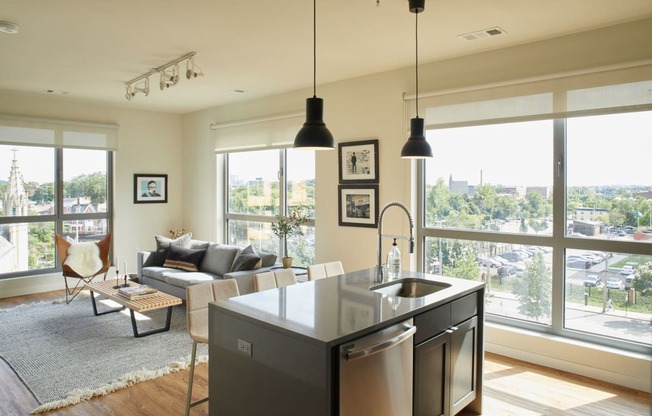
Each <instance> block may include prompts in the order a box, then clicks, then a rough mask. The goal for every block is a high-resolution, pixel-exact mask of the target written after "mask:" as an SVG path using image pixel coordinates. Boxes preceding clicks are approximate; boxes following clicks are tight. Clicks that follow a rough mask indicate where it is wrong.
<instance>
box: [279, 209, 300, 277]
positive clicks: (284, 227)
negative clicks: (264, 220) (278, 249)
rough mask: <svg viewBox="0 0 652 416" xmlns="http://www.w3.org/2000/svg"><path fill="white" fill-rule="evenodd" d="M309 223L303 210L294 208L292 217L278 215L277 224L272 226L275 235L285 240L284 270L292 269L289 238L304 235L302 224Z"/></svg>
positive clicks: (291, 213)
mask: <svg viewBox="0 0 652 416" xmlns="http://www.w3.org/2000/svg"><path fill="white" fill-rule="evenodd" d="M306 222H308V217H307V216H306V215H305V214H304V213H303V210H302V209H301V208H293V209H292V210H291V211H290V215H277V216H276V222H275V223H273V224H272V231H273V232H274V234H275V235H276V236H277V237H278V238H280V239H281V240H283V258H282V261H283V268H285V269H287V268H290V267H292V257H289V256H288V238H289V237H292V236H294V235H303V232H302V231H301V228H300V226H301V224H305V223H306Z"/></svg>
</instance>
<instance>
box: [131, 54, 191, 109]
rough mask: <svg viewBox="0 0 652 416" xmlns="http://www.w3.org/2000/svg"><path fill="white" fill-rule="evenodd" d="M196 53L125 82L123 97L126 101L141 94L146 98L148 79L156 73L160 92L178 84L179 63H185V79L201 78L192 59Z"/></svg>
mask: <svg viewBox="0 0 652 416" xmlns="http://www.w3.org/2000/svg"><path fill="white" fill-rule="evenodd" d="M195 54H196V52H190V53H187V54H185V55H183V56H181V57H179V58H177V59H175V60H173V61H170V62H168V63H166V64H164V65H161V66H159V67H157V68H152V69H151V70H149V71H148V72H146V73H144V74H143V75H140V76H138V77H136V78H134V79H132V80H131V81H127V82H126V83H125V85H126V86H127V93H126V94H125V97H126V98H127V100H129V101H131V99H132V98H134V97H135V96H136V95H137V94H143V95H144V96H147V95H148V94H149V77H150V76H152V75H154V74H156V73H158V74H160V77H161V78H160V81H159V87H160V88H161V90H165V89H167V88H170V87H171V86H173V85H177V83H178V82H179V63H181V62H183V61H186V60H187V62H186V78H188V79H190V78H197V77H200V76H203V75H204V73H203V72H202V71H201V69H199V67H198V66H197V65H195V61H194V59H193V57H194V56H195Z"/></svg>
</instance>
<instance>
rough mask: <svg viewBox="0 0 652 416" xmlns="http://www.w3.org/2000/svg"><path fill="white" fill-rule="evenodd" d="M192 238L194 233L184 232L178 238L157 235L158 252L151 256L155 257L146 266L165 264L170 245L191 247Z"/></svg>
mask: <svg viewBox="0 0 652 416" xmlns="http://www.w3.org/2000/svg"><path fill="white" fill-rule="evenodd" d="M191 238H192V233H188V234H184V235H182V236H181V237H179V238H176V239H171V238H167V237H163V236H161V235H157V236H155V237H154V239H155V240H156V253H154V255H153V256H150V257H154V258H153V259H152V261H151V263H149V262H148V263H147V264H146V266H163V263H165V259H166V258H167V257H168V247H170V245H175V246H180V247H183V248H189V247H190V239H191ZM148 260H149V259H148Z"/></svg>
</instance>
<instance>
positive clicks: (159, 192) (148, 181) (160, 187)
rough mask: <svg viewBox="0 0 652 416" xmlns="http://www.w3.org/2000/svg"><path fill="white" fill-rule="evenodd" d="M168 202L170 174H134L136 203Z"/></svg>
mask: <svg viewBox="0 0 652 416" xmlns="http://www.w3.org/2000/svg"><path fill="white" fill-rule="evenodd" d="M167 202H168V175H159V174H152V173H135V174H134V204H157V203H158V204H164V203H167Z"/></svg>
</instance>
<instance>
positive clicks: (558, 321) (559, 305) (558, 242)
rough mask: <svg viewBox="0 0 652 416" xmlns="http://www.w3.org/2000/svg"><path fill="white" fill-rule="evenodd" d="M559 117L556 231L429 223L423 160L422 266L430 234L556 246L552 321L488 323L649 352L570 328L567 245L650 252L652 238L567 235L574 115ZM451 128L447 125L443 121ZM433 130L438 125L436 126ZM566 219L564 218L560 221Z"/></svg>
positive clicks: (420, 199) (419, 174)
mask: <svg viewBox="0 0 652 416" xmlns="http://www.w3.org/2000/svg"><path fill="white" fill-rule="evenodd" d="M635 111H652V105H646V106H641V107H638V108H637V109H636V110H635ZM627 112H631V109H624V108H619V109H610V110H609V111H605V109H598V110H596V111H593V112H586V113H584V114H582V116H594V115H605V114H618V113H627ZM550 119H552V120H553V133H552V134H553V137H552V138H551V140H553V160H552V164H553V166H551V167H550V168H551V169H553V170H554V174H553V188H552V201H553V207H552V209H553V218H554V220H553V230H552V235H537V234H506V233H500V232H494V231H485V230H464V229H452V228H437V227H435V226H430V227H427V226H426V211H427V208H426V206H425V204H426V195H425V191H426V162H425V161H423V160H420V161H418V163H417V165H416V168H417V175H416V176H417V184H416V186H417V190H418V192H417V201H416V202H417V219H418V220H417V226H416V227H417V230H416V234H417V239H418V241H419V242H420V243H421V244H420V246H421V247H420V249H419V250H417V268H418V270H420V271H424V270H426V269H427V265H426V264H425V261H426V247H425V239H426V237H434V238H438V237H441V238H447V239H458V240H467V241H480V242H495V243H509V244H519V245H532V246H548V247H552V249H553V253H552V254H553V257H552V266H551V268H552V270H551V272H552V293H551V303H552V306H551V322H550V325H542V324H539V323H535V322H528V321H525V320H519V319H514V318H510V317H506V316H500V315H493V314H488V315H487V322H490V323H496V324H501V325H506V326H509V327H513V328H515V329H525V330H530V331H535V332H541V333H547V334H550V335H555V336H561V337H564V338H568V339H574V340H579V341H585V342H589V343H593V344H601V345H605V346H608V347H614V348H618V349H622V350H627V351H633V352H638V353H646V352H648V351H649V345H645V344H642V343H636V342H633V341H621V340H618V339H615V338H613V337H607V336H603V335H601V334H597V333H589V332H585V331H579V330H576V329H568V328H565V326H564V322H565V316H564V314H565V312H566V305H565V302H566V296H565V295H566V294H565V285H566V275H565V273H566V267H565V261H564V258H565V252H566V250H567V249H577V250H585V251H604V252H613V253H628V254H642V255H649V253H650V249H651V247H652V243H642V242H633V241H621V240H606V239H591V238H575V237H569V236H567V235H566V230H565V221H564V220H563V219H565V218H566V210H567V201H566V191H567V187H566V184H567V177H566V165H565V163H566V160H567V158H566V150H567V149H566V140H567V135H566V133H567V131H566V126H567V120H568V118H555V117H551V118H550ZM518 121H522V120H509V121H504V120H503V122H506V123H508V122H518ZM438 128H446V126H438ZM430 129H432V126H431V127H430ZM560 219H562V220H560Z"/></svg>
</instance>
